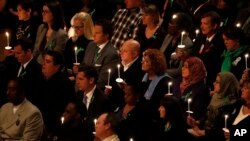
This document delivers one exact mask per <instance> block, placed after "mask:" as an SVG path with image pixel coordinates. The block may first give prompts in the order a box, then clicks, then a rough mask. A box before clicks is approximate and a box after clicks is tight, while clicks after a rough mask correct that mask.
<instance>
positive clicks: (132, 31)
mask: <svg viewBox="0 0 250 141" xmlns="http://www.w3.org/2000/svg"><path fill="white" fill-rule="evenodd" d="M141 19H142V10H141V9H140V8H136V9H131V10H128V9H120V10H118V11H117V12H116V14H115V16H114V17H113V19H112V26H113V29H114V31H113V36H112V38H111V43H112V45H113V46H114V47H115V48H116V49H117V50H119V49H120V47H121V45H122V44H123V43H124V41H126V40H128V39H135V38H136V37H137V31H138V29H139V25H140V24H141Z"/></svg>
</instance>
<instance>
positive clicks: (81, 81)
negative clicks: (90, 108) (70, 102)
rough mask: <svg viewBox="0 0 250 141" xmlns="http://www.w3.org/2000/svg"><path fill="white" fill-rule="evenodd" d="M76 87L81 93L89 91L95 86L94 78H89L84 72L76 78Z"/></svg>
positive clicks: (79, 73)
mask: <svg viewBox="0 0 250 141" xmlns="http://www.w3.org/2000/svg"><path fill="white" fill-rule="evenodd" d="M76 85H77V87H78V89H79V90H81V91H88V90H89V89H90V88H92V87H91V86H92V85H94V78H90V79H89V78H87V77H86V76H85V73H84V72H78V73H77V77H76Z"/></svg>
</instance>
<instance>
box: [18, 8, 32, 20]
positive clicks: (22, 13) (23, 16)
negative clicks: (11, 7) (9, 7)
mask: <svg viewBox="0 0 250 141" xmlns="http://www.w3.org/2000/svg"><path fill="white" fill-rule="evenodd" d="M30 13H31V9H29V10H27V11H26V10H24V9H23V8H22V6H21V5H18V6H17V16H18V19H19V20H20V21H26V20H28V19H30Z"/></svg>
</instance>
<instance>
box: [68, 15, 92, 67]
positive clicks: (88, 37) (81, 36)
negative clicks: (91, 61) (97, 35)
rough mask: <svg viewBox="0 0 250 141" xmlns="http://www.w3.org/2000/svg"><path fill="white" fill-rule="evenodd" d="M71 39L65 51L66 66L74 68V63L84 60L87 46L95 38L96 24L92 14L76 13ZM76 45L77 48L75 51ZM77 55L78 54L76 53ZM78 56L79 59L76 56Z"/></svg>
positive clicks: (73, 19) (72, 24) (72, 23)
mask: <svg viewBox="0 0 250 141" xmlns="http://www.w3.org/2000/svg"><path fill="white" fill-rule="evenodd" d="M70 23H71V26H72V27H71V29H70V31H69V34H71V35H69V36H71V37H70V39H69V40H68V41H67V43H66V49H65V52H64V56H65V62H66V67H67V68H68V69H72V67H73V63H75V62H76V61H77V62H78V63H81V62H82V59H83V58H84V53H85V50H86V47H87V45H88V43H89V42H90V41H92V40H93V33H94V24H93V21H92V18H91V16H90V15H89V14H88V13H85V12H79V13H76V14H75V15H74V16H73V17H72V19H71V22H70ZM75 47H77V50H76V51H75ZM75 53H76V54H77V55H76V54H75ZM75 57H77V60H76V58H75Z"/></svg>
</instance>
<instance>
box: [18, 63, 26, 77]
mask: <svg viewBox="0 0 250 141" xmlns="http://www.w3.org/2000/svg"><path fill="white" fill-rule="evenodd" d="M24 72H25V69H24V67H23V65H21V71H20V73H19V75H18V77H20V76H22V75H23V73H24Z"/></svg>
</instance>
